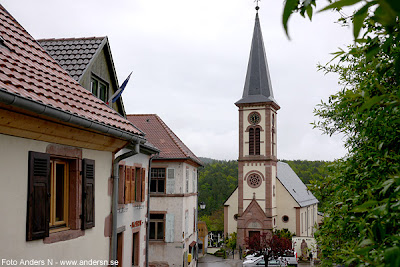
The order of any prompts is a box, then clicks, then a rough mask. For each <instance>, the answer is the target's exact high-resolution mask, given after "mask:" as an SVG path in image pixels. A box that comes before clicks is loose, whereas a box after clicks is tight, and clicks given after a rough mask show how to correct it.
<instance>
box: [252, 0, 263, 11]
mask: <svg viewBox="0 0 400 267" xmlns="http://www.w3.org/2000/svg"><path fill="white" fill-rule="evenodd" d="M260 1H261V0H254V2H256V3H257V4H256V10H257V13H258V10H259V9H260V7H259V6H258V2H260Z"/></svg>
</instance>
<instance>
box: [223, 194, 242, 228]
mask: <svg viewBox="0 0 400 267" xmlns="http://www.w3.org/2000/svg"><path fill="white" fill-rule="evenodd" d="M238 192H239V189H238V188H236V189H235V191H233V193H232V195H231V196H230V197H229V198H228V200H227V201H226V202H225V209H224V218H225V219H224V220H226V229H224V232H225V233H228V235H229V234H232V233H233V232H237V221H236V220H235V219H234V217H233V216H234V215H235V214H237V213H238V197H239V193H238ZM225 211H226V213H225Z"/></svg>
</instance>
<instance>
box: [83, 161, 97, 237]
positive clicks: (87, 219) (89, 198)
mask: <svg viewBox="0 0 400 267" xmlns="http://www.w3.org/2000/svg"><path fill="white" fill-rule="evenodd" d="M82 169H83V175H82V229H89V228H92V227H94V199H95V198H94V178H95V173H94V160H91V159H83V161H82Z"/></svg>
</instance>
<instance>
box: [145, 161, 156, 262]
mask: <svg viewBox="0 0 400 267" xmlns="http://www.w3.org/2000/svg"><path fill="white" fill-rule="evenodd" d="M157 155H158V153H157V154H156V155H154V156H152V157H151V158H150V159H149V173H148V175H147V177H148V178H149V182H148V185H147V188H148V189H147V222H146V267H149V236H150V184H151V163H152V162H153V159H154V158H155V157H156V156H157Z"/></svg>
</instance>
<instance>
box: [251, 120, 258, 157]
mask: <svg viewBox="0 0 400 267" xmlns="http://www.w3.org/2000/svg"><path fill="white" fill-rule="evenodd" d="M249 155H260V128H259V127H252V128H250V129H249Z"/></svg>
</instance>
